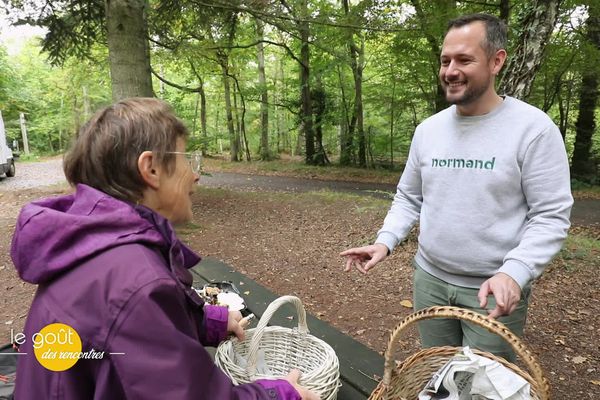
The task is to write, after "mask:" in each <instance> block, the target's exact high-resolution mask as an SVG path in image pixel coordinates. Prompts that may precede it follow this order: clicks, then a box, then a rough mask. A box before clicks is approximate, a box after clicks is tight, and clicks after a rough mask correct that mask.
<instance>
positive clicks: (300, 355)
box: [215, 296, 340, 400]
mask: <svg viewBox="0 0 600 400" xmlns="http://www.w3.org/2000/svg"><path fill="white" fill-rule="evenodd" d="M285 303H291V304H293V305H294V306H295V307H296V313H297V315H298V326H297V328H294V329H290V328H284V327H281V326H267V324H268V323H269V320H270V319H271V317H272V316H273V313H275V311H276V310H277V309H278V308H279V307H281V306H282V305H283V304H285ZM259 350H260V353H261V356H262V355H263V354H264V360H263V361H264V364H265V365H266V366H267V367H268V369H269V370H270V371H269V372H270V373H269V374H265V373H262V374H261V373H257V371H256V370H257V364H258V359H259ZM240 358H242V359H243V360H245V363H244V362H241V361H240ZM261 358H262V357H261ZM215 363H216V364H217V366H219V368H221V370H223V371H224V372H225V374H227V375H228V376H229V377H230V378H231V380H232V381H233V383H234V384H236V385H239V384H242V383H248V382H252V381H254V380H256V379H263V378H267V379H272V378H281V377H284V376H286V375H287V374H288V373H289V372H290V370H291V369H293V368H295V369H298V370H300V371H301V372H302V375H301V377H300V384H301V385H303V386H304V387H306V388H307V389H310V390H312V391H314V392H315V393H317V394H318V395H319V396H320V398H321V399H322V400H335V399H336V397H337V392H338V388H339V385H340V384H339V377H340V367H339V361H338V358H337V356H336V354H335V351H333V349H332V348H331V346H329V345H328V344H327V343H325V342H324V341H323V340H321V339H319V338H317V337H315V336H313V335H311V334H310V333H309V331H308V326H307V324H306V311H305V310H304V307H303V306H302V302H301V301H300V299H298V298H297V297H294V296H283V297H280V298H278V299H276V300H275V301H273V302H272V303H271V304H270V305H269V307H267V310H266V311H265V313H264V314H263V316H262V318H261V319H260V321H259V322H258V325H257V327H256V328H254V329H248V330H247V331H246V339H245V340H243V341H241V342H240V341H239V340H237V339H235V338H234V339H230V340H227V341H225V342H223V343H221V344H220V345H219V347H218V348H217V352H216V354H215ZM243 364H245V365H243Z"/></svg>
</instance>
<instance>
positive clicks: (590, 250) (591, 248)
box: [558, 234, 600, 271]
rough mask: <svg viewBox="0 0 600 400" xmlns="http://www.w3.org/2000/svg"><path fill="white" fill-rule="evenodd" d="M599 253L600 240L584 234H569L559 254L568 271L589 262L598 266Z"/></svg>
mask: <svg viewBox="0 0 600 400" xmlns="http://www.w3.org/2000/svg"><path fill="white" fill-rule="evenodd" d="M598 255H600V241H599V240H598V239H596V238H591V237H589V236H586V235H582V234H574V235H569V236H568V237H567V240H566V241H565V244H564V245H563V248H562V250H561V251H560V253H559V254H558V256H559V258H561V259H562V261H563V262H564V266H565V268H566V269H567V270H568V271H572V270H574V269H576V268H577V266H579V265H582V264H588V262H589V263H590V264H593V265H596V266H597V260H598V258H599V257H598ZM594 259H595V261H594Z"/></svg>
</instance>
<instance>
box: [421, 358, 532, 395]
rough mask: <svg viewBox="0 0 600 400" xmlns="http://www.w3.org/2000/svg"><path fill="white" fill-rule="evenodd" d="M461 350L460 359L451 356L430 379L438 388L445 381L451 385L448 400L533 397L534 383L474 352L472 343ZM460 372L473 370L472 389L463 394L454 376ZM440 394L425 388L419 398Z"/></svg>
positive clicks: (447, 384) (470, 372) (448, 385)
mask: <svg viewBox="0 0 600 400" xmlns="http://www.w3.org/2000/svg"><path fill="white" fill-rule="evenodd" d="M461 353H462V355H464V356H459V358H460V361H459V360H456V361H455V362H454V365H452V360H450V361H449V362H448V364H446V365H444V366H443V367H442V368H441V369H440V371H438V373H437V375H438V377H437V380H435V382H429V383H428V386H429V385H431V384H432V383H433V386H435V388H436V389H438V388H439V387H440V386H441V385H444V386H446V387H448V389H450V391H451V393H450V396H449V397H448V396H447V394H446V396H447V397H444V398H445V399H446V400H453V399H455V400H461V399H463V398H469V399H470V398H480V399H489V400H529V399H530V398H531V397H530V395H529V393H530V385H529V383H528V382H527V381H526V380H525V379H523V377H521V376H520V375H518V374H516V373H514V372H513V371H511V370H509V369H508V368H506V367H504V366H503V365H501V364H500V363H498V362H497V361H494V360H490V359H489V358H485V357H481V356H478V355H476V354H473V352H472V351H471V349H470V348H469V347H468V346H466V347H463V349H462V352H461ZM459 354H460V353H459ZM461 371H465V372H461ZM457 372H458V374H457V375H456V376H457V377H458V376H459V375H461V374H462V376H463V377H464V374H472V383H471V385H472V386H471V390H470V391H469V392H470V393H462V395H461V393H460V390H457V388H456V384H455V383H454V382H453V378H452V377H453V376H454V374H455V373H457ZM432 380H433V379H432ZM437 396H439V395H437ZM471 396H473V397H471ZM437 398H442V397H436V394H435V393H431V392H428V391H427V390H425V389H424V390H423V391H421V393H419V400H430V399H437Z"/></svg>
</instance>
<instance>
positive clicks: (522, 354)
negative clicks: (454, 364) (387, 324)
mask: <svg viewBox="0 0 600 400" xmlns="http://www.w3.org/2000/svg"><path fill="white" fill-rule="evenodd" d="M433 318H454V319H460V320H464V321H468V322H471V323H473V324H476V325H479V326H481V327H483V328H485V329H487V330H488V331H490V332H492V333H495V334H497V335H499V336H500V337H502V338H503V339H504V340H506V341H507V342H508V343H509V344H510V345H511V347H512V348H513V349H514V351H515V353H516V354H517V356H518V357H519V358H520V359H521V361H523V363H524V364H525V365H526V366H527V369H528V370H529V372H531V375H530V374H529V373H527V372H525V371H523V370H522V369H521V368H519V367H517V366H516V365H514V364H512V363H510V362H508V361H506V360H504V359H503V358H501V357H497V356H495V355H493V354H490V353H486V352H483V351H478V350H476V349H473V352H474V353H476V354H479V355H481V356H484V357H487V358H490V359H492V360H494V361H498V362H499V363H501V364H502V365H504V366H505V367H507V368H509V369H511V370H512V371H514V372H515V373H517V374H519V375H520V376H522V377H523V378H524V379H525V380H527V382H529V384H530V385H531V398H532V399H533V400H549V399H550V387H549V385H548V381H547V380H546V378H544V375H543V372H542V369H541V367H540V365H539V364H538V363H537V361H536V360H535V358H534V357H533V355H532V354H531V353H530V352H529V350H527V348H526V347H525V345H524V344H523V343H522V342H521V340H519V338H518V337H516V336H515V335H514V334H513V333H512V332H511V331H510V330H509V329H508V328H507V327H506V326H505V325H504V324H502V323H501V322H498V321H496V320H494V319H491V318H488V317H487V316H484V315H482V314H478V313H476V312H473V311H470V310H465V309H463V308H458V307H430V308H426V309H423V310H419V311H417V312H415V313H413V314H410V315H409V316H407V317H406V318H404V319H403V320H402V321H400V323H399V324H398V325H397V326H396V327H395V328H394V330H393V331H392V334H391V336H390V341H389V343H388V348H387V350H386V352H385V365H384V375H383V380H382V381H381V382H379V385H377V387H376V388H375V390H374V391H373V393H371V396H370V397H369V400H392V399H394V400H397V399H402V400H413V399H416V398H417V397H418V394H419V392H420V391H421V390H422V389H423V387H424V386H425V385H426V384H427V382H428V381H429V380H430V379H431V377H432V376H433V374H434V373H435V372H436V371H437V370H439V369H440V368H441V367H442V366H443V365H444V364H445V363H446V362H447V361H448V360H449V359H450V358H452V356H454V355H455V354H456V352H457V351H458V349H459V348H457V347H431V348H428V349H422V350H420V351H419V352H417V353H416V354H413V355H412V356H410V357H408V358H407V359H406V360H404V361H403V362H402V363H399V364H398V365H395V361H394V353H395V352H396V348H395V346H396V345H397V344H398V339H399V336H400V333H401V332H402V331H403V330H404V329H405V328H407V327H408V326H409V325H412V324H413V323H415V322H417V321H422V320H426V319H433Z"/></svg>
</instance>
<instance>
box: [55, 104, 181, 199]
mask: <svg viewBox="0 0 600 400" xmlns="http://www.w3.org/2000/svg"><path fill="white" fill-rule="evenodd" d="M187 136H188V130H187V128H186V127H185V125H184V124H183V122H182V121H181V120H179V119H178V118H177V117H176V116H175V114H174V113H173V110H172V109H171V107H170V106H169V105H168V104H167V103H165V102H163V101H161V100H158V99H155V98H141V97H140V98H129V99H125V100H121V101H119V102H117V103H115V104H113V105H110V106H108V107H106V108H104V109H102V110H100V111H98V112H97V113H96V114H95V115H94V116H92V118H91V119H90V120H89V121H88V122H87V123H86V124H85V125H84V126H83V127H81V129H80V130H79V132H78V134H77V136H76V137H75V140H74V142H73V144H72V146H71V148H70V150H69V151H68V152H67V153H66V155H65V158H64V162H63V168H64V172H65V176H66V178H67V180H68V181H69V183H70V184H71V185H76V184H78V183H83V184H86V185H88V186H91V187H94V188H96V189H98V190H100V191H103V192H104V193H107V194H109V195H111V196H113V197H115V198H118V199H121V200H125V201H130V202H137V201H139V200H141V199H142V196H143V191H144V189H145V188H146V183H145V182H144V180H143V179H142V176H141V174H140V172H139V170H138V165H137V163H138V158H139V156H140V154H142V152H144V151H152V152H153V156H154V160H155V161H156V162H157V163H158V164H159V165H162V166H164V168H165V169H166V171H167V173H168V174H170V173H172V172H173V171H174V165H175V164H174V163H175V156H174V155H173V154H166V153H167V152H171V151H175V147H176V144H177V143H176V142H177V139H178V138H184V139H185V138H186V137H187Z"/></svg>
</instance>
